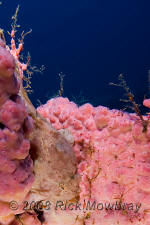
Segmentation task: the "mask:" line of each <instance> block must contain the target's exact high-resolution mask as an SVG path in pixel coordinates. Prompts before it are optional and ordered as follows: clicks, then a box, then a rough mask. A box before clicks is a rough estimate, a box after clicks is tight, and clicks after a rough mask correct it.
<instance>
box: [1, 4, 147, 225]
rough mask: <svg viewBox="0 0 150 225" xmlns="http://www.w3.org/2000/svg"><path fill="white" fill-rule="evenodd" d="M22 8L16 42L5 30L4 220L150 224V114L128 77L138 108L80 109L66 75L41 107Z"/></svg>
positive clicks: (15, 223) (22, 224)
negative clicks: (26, 54) (66, 93)
mask: <svg viewBox="0 0 150 225" xmlns="http://www.w3.org/2000/svg"><path fill="white" fill-rule="evenodd" d="M17 10H18V8H17ZM17 12H18V11H16V14H15V15H14V16H13V21H14V23H13V25H12V31H11V33H10V35H11V47H8V45H7V44H6V42H5V39H4V35H3V32H2V30H1V31H0V165H1V166H0V224H1V225H93V224H95V225H150V176H149V174H150V125H149V119H150V114H147V115H146V116H142V115H141V113H140V111H139V109H138V105H137V104H136V103H135V101H134V98H133V95H132V93H131V92H130V91H129V89H128V87H127V85H126V83H125V81H124V79H123V77H122V76H120V82H121V83H120V84H119V85H120V86H122V87H123V88H124V89H125V91H126V92H127V96H128V100H129V101H130V102H131V103H132V105H133V108H134V110H135V113H130V114H129V113H126V112H123V111H120V110H110V109H108V108H107V107H103V106H98V107H93V106H92V105H90V104H88V103H87V104H84V105H82V106H80V107H78V106H77V105H76V104H75V103H73V102H70V101H69V100H68V98H63V97H62V93H63V86H62V84H63V80H62V79H61V85H60V92H59V97H55V98H52V99H50V100H49V101H48V102H47V103H46V104H45V105H41V106H40V107H38V108H37V109H35V108H34V107H33V105H32V103H31V102H30V100H29V98H28V96H27V94H26V91H25V89H24V88H23V80H24V79H26V81H28V85H29V84H30V83H29V77H27V78H25V75H24V71H25V70H27V69H28V65H29V58H28V60H27V62H26V63H22V62H21V61H20V52H21V51H22V49H23V38H24V36H25V34H24V33H22V37H21V40H20V43H19V46H18V47H16V43H15V33H16V28H17V27H18V26H17ZM143 104H144V106H146V107H148V108H150V100H149V99H146V100H144V102H143Z"/></svg>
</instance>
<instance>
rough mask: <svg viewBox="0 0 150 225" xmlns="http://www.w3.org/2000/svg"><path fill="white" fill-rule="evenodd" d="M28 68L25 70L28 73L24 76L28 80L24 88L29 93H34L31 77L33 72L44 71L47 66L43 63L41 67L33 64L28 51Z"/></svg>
mask: <svg viewBox="0 0 150 225" xmlns="http://www.w3.org/2000/svg"><path fill="white" fill-rule="evenodd" d="M26 64H27V70H26V71H25V72H26V74H25V75H24V77H23V80H24V81H25V82H26V86H24V88H25V89H26V91H27V92H28V93H32V92H33V90H32V89H31V78H32V76H33V73H43V71H44V70H45V66H44V65H42V66H41V67H40V68H37V67H36V66H31V56H30V54H29V52H28V55H27V63H26Z"/></svg>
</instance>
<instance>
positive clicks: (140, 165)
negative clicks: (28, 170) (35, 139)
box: [38, 97, 150, 225]
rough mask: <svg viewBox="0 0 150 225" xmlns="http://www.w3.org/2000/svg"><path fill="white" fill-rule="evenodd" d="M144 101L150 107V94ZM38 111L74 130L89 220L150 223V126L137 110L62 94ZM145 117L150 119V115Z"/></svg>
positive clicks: (56, 124)
mask: <svg viewBox="0 0 150 225" xmlns="http://www.w3.org/2000/svg"><path fill="white" fill-rule="evenodd" d="M144 105H145V106H147V107H149V100H145V101H144ZM38 112H39V113H40V114H41V115H42V116H43V117H44V118H46V119H47V120H48V121H49V122H50V123H51V124H52V125H53V126H54V127H55V128H56V129H58V130H61V129H68V130H69V131H70V132H71V133H72V134H73V137H74V146H73V148H74V152H75V155H76V157H77V160H78V166H77V168H78V173H79V174H80V176H81V182H80V202H81V203H82V206H84V207H83V211H84V224H87V225H91V224H96V225H100V224H103V225H104V224H106V225H118V224H120V225H126V224H128V225H129V224H135V225H149V224H150V204H149V202H150V176H149V173H150V127H149V126H148V128H147V132H146V133H145V132H143V126H142V122H141V120H140V118H139V117H138V116H137V115H136V114H134V113H133V114H128V113H124V112H122V111H119V110H109V109H108V108H106V107H102V106H98V107H95V108H94V107H93V106H92V105H90V104H85V105H82V106H80V107H78V106H77V105H76V104H75V103H73V102H70V101H69V100H68V99H67V98H62V97H58V98H54V99H51V100H49V101H48V102H47V103H46V104H45V105H42V106H40V107H39V108H38ZM143 118H144V120H145V121H147V122H148V116H144V117H143ZM88 201H89V204H90V205H87V202H88ZM95 202H96V203H95ZM93 204H95V207H94V205H93ZM89 207H91V208H89ZM93 207H94V208H93ZM90 209H91V210H90ZM72 224H74V223H72ZM75 224H76V223H75ZM59 225H60V224H59Z"/></svg>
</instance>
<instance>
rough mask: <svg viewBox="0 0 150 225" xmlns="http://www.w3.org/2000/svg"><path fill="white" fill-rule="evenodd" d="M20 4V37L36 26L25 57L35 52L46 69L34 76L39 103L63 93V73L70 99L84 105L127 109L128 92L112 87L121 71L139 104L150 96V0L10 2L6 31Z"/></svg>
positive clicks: (4, 13) (1, 11)
mask: <svg viewBox="0 0 150 225" xmlns="http://www.w3.org/2000/svg"><path fill="white" fill-rule="evenodd" d="M18 4H19V5H20V11H19V16H18V23H19V24H20V25H21V28H20V29H19V31H18V32H17V35H18V37H19V35H20V33H21V31H22V30H25V31H28V30H29V29H30V28H32V30H33V31H32V33H31V34H29V35H28V36H27V37H26V38H25V46H24V56H26V55H27V52H28V51H29V52H30V54H31V57H32V65H36V66H37V67H40V66H41V65H45V68H46V69H45V71H44V73H43V74H42V75H41V74H34V75H33V78H32V89H33V90H34V92H33V94H31V95H30V98H31V100H32V102H33V104H34V105H35V106H37V104H38V101H37V99H39V100H40V101H41V102H42V103H44V102H46V100H48V99H49V98H50V97H52V96H54V95H56V94H57V93H58V90H59V76H58V74H59V73H60V72H62V73H63V74H65V75H66V76H65V78H64V94H63V95H64V97H68V98H69V99H70V100H75V101H76V102H77V103H78V104H81V103H82V102H87V101H88V102H90V103H92V104H93V105H94V106H97V105H99V104H100V105H104V106H108V107H110V108H118V109H120V108H124V105H125V104H124V103H122V102H120V101H119V99H120V98H125V96H123V94H124V91H123V90H122V89H120V88H118V87H113V86H109V82H114V83H117V82H118V80H117V78H118V75H119V74H120V73H123V74H124V77H125V79H126V81H127V83H128V85H129V86H130V88H131V90H132V92H133V93H134V95H135V99H136V101H137V103H139V104H142V101H143V98H144V95H145V96H147V97H148V96H150V95H149V89H148V87H149V84H148V70H150V13H149V11H150V1H146V0H144V1H141V0H122V1H121V0H113V1H112V0H53V1H52V0H45V1H41V0H36V1H31V0H30V1H29V0H22V1H21V0H20V1H18V0H16V1H14V0H9V1H6V0H4V1H3V4H2V5H1V6H0V27H1V28H3V29H4V30H5V31H8V30H10V29H11V26H10V25H11V16H12V15H13V14H14V12H15V9H16V7H17V5H18ZM5 35H6V33H5ZM6 36H7V35H6ZM7 41H9V36H7ZM142 110H143V108H142ZM143 112H144V111H143Z"/></svg>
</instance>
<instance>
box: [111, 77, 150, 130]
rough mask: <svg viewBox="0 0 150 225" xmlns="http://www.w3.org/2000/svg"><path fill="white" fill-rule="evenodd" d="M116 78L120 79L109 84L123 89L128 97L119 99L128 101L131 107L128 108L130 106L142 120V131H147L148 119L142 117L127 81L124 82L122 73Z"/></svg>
mask: <svg viewBox="0 0 150 225" xmlns="http://www.w3.org/2000/svg"><path fill="white" fill-rule="evenodd" d="M118 79H119V81H120V83H119V84H114V83H110V85H114V86H118V87H122V88H123V89H124V90H125V92H126V95H127V97H128V99H121V101H124V102H128V103H131V104H132V107H130V108H132V109H133V110H134V111H135V112H136V114H137V115H138V116H139V118H140V120H141V122H142V126H143V132H146V131H147V126H148V121H146V120H144V119H143V116H142V114H141V112H140V109H139V105H138V104H137V103H136V102H135V100H134V95H133V94H132V92H131V91H130V88H129V87H128V86H127V83H126V81H125V79H124V77H123V75H122V74H120V75H119V77H118Z"/></svg>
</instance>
